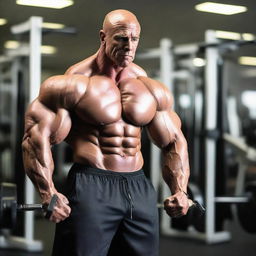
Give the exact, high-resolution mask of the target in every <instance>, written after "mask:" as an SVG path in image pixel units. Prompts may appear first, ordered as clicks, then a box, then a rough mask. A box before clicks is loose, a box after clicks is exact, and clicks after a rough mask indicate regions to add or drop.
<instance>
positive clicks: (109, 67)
mask: <svg viewBox="0 0 256 256" xmlns="http://www.w3.org/2000/svg"><path fill="white" fill-rule="evenodd" d="M96 63H97V67H98V71H99V73H100V74H103V75H106V76H107V77H109V78H110V79H112V80H114V81H116V80H118V79H117V78H118V77H119V76H120V72H121V71H122V70H123V69H124V68H123V67H120V66H117V65H116V64H114V63H113V61H112V60H110V59H109V58H108V57H107V55H106V53H105V50H104V48H103V46H100V48H99V50H98V52H97V53H96Z"/></svg>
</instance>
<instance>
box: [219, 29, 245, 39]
mask: <svg viewBox="0 0 256 256" xmlns="http://www.w3.org/2000/svg"><path fill="white" fill-rule="evenodd" d="M215 35H216V37H217V38H222V39H232V40H240V39H241V34H239V33H235V32H230V31H222V30H216V32H215Z"/></svg>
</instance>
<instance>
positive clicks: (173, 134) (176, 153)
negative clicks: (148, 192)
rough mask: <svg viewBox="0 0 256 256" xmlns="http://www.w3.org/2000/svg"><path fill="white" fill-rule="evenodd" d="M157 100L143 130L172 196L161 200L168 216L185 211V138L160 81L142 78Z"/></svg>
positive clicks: (187, 162) (187, 170)
mask: <svg viewBox="0 0 256 256" xmlns="http://www.w3.org/2000/svg"><path fill="white" fill-rule="evenodd" d="M143 80H144V82H146V84H147V86H148V88H149V89H150V90H151V92H152V94H153V95H154V97H155V99H156V102H157V111H156V114H155V116H154V118H153V120H152V121H151V122H150V123H149V125H148V126H147V131H148V134H149V136H150V138H151V139H152V141H153V142H154V144H156V145H157V146H158V147H159V148H161V150H162V154H163V178H164V180H165V182H166V183H167V185H168V186H169V188H170V190H171V192H172V196H170V197H169V198H167V199H166V200H165V209H166V210H167V213H168V214H169V215H171V216H172V217H178V216H181V215H184V214H186V213H187V210H188V207H189V200H188V198H187V196H186V193H187V184H188V179H189V174H190V169H189V160H188V151H187V142H186V139H185V138H184V135H183V133H182V131H181V121H180V119H179V117H178V116H177V114H176V113H175V112H174V111H173V110H171V107H172V96H171V94H170V92H169V91H168V90H167V89H166V88H165V87H164V85H162V84H160V83H159V82H156V81H154V80H151V79H150V80H149V79H143Z"/></svg>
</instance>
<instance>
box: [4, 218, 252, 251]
mask: <svg viewBox="0 0 256 256" xmlns="http://www.w3.org/2000/svg"><path fill="white" fill-rule="evenodd" d="M226 226H227V227H226V228H227V230H230V232H231V234H232V240H231V241H229V242H225V243H221V244H215V245H206V244H205V243H203V242H199V241H195V240H190V239H184V238H170V237H165V236H162V237H161V239H160V256H187V255H191V254H193V255H196V256H229V255H232V256H244V255H245V256H255V253H256V240H255V235H251V234H248V233H246V232H245V231H243V230H242V229H241V227H240V226H239V224H238V223H236V222H230V223H229V224H227V225H226ZM53 234H54V224H52V223H49V222H47V221H46V220H44V219H41V218H40V219H37V220H36V229H35V238H36V239H38V240H42V241H43V243H44V252H43V253H25V252H21V251H14V250H12V251H7V250H1V251H0V256H50V255H51V245H52V240H53ZM70 256H72V255H70ZM120 256H121V255H120ZM131 256H132V255H131Z"/></svg>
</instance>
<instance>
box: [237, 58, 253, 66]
mask: <svg viewBox="0 0 256 256" xmlns="http://www.w3.org/2000/svg"><path fill="white" fill-rule="evenodd" d="M238 62H239V64H241V65H248V66H256V57H248V56H242V57H240V58H239V59H238Z"/></svg>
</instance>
